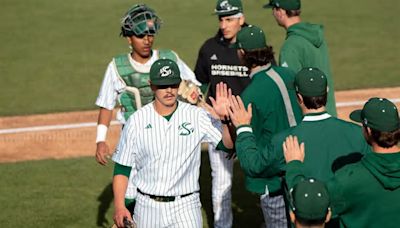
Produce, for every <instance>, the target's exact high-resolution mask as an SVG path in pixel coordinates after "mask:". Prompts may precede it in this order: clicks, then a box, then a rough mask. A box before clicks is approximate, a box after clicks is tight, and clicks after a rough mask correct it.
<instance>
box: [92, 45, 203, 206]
mask: <svg viewBox="0 0 400 228" xmlns="http://www.w3.org/2000/svg"><path fill="white" fill-rule="evenodd" d="M163 52H171V53H173V54H174V55H175V57H176V60H177V64H178V66H179V67H180V71H181V72H182V74H181V75H182V78H183V79H185V80H190V81H192V82H195V83H196V84H200V83H198V81H197V80H196V79H195V76H194V73H193V72H192V71H191V70H190V68H189V67H188V66H187V65H186V64H185V63H184V62H183V61H182V60H180V59H179V57H178V56H177V55H176V54H175V53H174V52H172V51H167V50H163ZM126 57H127V59H128V62H129V64H130V67H131V68H132V71H135V72H136V74H139V75H138V76H136V78H138V79H140V80H138V81H136V82H133V83H134V84H131V85H130V86H133V87H137V88H140V89H141V90H142V91H145V92H144V93H145V94H146V96H145V97H144V98H142V105H145V104H147V103H148V102H150V101H151V100H152V99H151V100H150V99H149V98H148V97H149V96H150V95H149V93H150V94H151V97H152V96H153V95H152V92H151V91H149V90H150V87H149V84H148V80H149V71H150V67H151V65H152V64H153V63H154V62H155V61H156V60H158V59H159V58H160V55H159V51H158V50H153V55H152V57H151V58H150V59H149V61H148V62H146V63H145V64H141V63H138V62H136V61H135V60H134V59H132V57H131V56H130V55H129V54H126ZM125 88H126V83H125V82H124V81H123V80H122V79H121V77H120V74H119V71H118V69H117V65H116V63H115V59H113V60H112V61H111V62H110V63H109V65H108V67H107V70H106V73H105V75H104V80H103V83H102V85H101V88H100V92H99V96H98V97H97V100H96V105H97V106H99V107H103V108H106V109H109V110H112V109H114V107H115V106H116V105H117V101H120V100H119V99H120V97H121V95H123V94H125V96H127V92H126V90H125ZM146 97H147V98H146ZM125 102H126V103H129V102H131V103H130V104H131V106H129V107H131V108H132V110H131V111H130V112H129V113H130V114H132V113H133V111H134V110H136V109H137V108H136V105H135V104H136V103H135V102H134V100H133V99H131V100H128V101H125ZM124 110H126V109H123V110H121V109H120V110H118V113H117V120H119V121H120V122H121V123H122V124H124V123H125V121H126V118H128V117H129V115H126V114H125V112H124ZM132 172H133V173H131V176H132V175H134V174H135V173H134V172H135V171H134V169H132ZM135 196H136V187H135V186H133V185H132V181H129V186H128V190H127V192H126V198H128V199H133V198H135Z"/></svg>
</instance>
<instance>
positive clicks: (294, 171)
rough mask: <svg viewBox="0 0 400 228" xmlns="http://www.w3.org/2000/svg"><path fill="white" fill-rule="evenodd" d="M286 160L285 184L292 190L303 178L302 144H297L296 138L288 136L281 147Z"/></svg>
mask: <svg viewBox="0 0 400 228" xmlns="http://www.w3.org/2000/svg"><path fill="white" fill-rule="evenodd" d="M282 147H283V153H284V155H285V160H286V163H287V165H286V175H285V177H286V183H287V186H288V187H289V189H290V188H292V187H293V186H295V185H296V183H298V182H299V181H300V180H301V179H303V178H304V166H303V161H304V148H305V146H304V143H301V144H299V141H298V139H297V137H296V136H291V135H289V136H288V137H287V138H286V140H285V142H284V143H283V145H282Z"/></svg>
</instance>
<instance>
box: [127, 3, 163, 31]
mask: <svg viewBox="0 0 400 228" xmlns="http://www.w3.org/2000/svg"><path fill="white" fill-rule="evenodd" d="M161 23H162V22H161V19H160V18H159V17H158V16H157V15H156V14H155V11H154V10H153V9H151V8H149V7H148V6H146V5H145V4H136V5H134V6H133V7H132V8H130V9H129V10H128V12H127V13H126V14H125V15H124V17H123V18H122V20H121V35H122V36H124V37H128V36H144V35H154V34H156V33H157V31H158V30H159V29H160V27H161Z"/></svg>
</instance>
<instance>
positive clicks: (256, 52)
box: [243, 46, 275, 69]
mask: <svg viewBox="0 0 400 228" xmlns="http://www.w3.org/2000/svg"><path fill="white" fill-rule="evenodd" d="M243 50H244V49H243ZM243 61H244V65H246V66H247V67H248V68H249V69H251V68H253V67H255V66H263V65H266V64H268V63H273V62H274V61H275V60H274V51H273V50H272V46H267V47H265V48H258V49H253V50H244V55H243Z"/></svg>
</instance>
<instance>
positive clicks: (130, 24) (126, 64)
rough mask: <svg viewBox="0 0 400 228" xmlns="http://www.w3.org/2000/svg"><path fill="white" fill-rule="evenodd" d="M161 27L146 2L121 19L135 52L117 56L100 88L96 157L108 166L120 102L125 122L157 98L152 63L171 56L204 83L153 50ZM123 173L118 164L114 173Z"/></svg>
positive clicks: (186, 76) (130, 194)
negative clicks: (111, 133)
mask: <svg viewBox="0 0 400 228" xmlns="http://www.w3.org/2000/svg"><path fill="white" fill-rule="evenodd" d="M160 26H161V19H160V18H159V17H158V16H157V15H156V13H155V11H154V10H152V9H151V8H149V7H148V6H146V5H144V4H136V5H134V6H133V7H131V8H130V9H129V10H128V12H127V13H126V14H125V15H124V16H123V18H122V20H121V35H122V36H123V37H125V38H126V39H127V41H128V44H129V47H130V48H131V52H130V53H127V54H122V55H118V56H116V57H114V58H113V59H112V61H111V62H110V63H109V64H108V67H107V70H106V72H105V75H104V79H103V83H102V85H101V88H100V92H99V96H98V97H97V100H96V105H97V106H99V107H100V111H99V117H98V125H97V137H96V145H97V148H96V160H97V162H98V163H100V164H102V165H105V164H106V163H107V159H106V158H107V156H108V155H109V152H110V151H109V148H108V145H107V144H106V139H107V137H106V136H107V130H108V127H109V125H110V121H111V118H112V111H113V109H114V107H115V106H116V103H117V101H118V102H119V104H120V105H121V109H120V110H119V111H118V113H117V119H118V120H119V121H120V122H121V123H122V124H124V123H125V121H126V120H127V119H128V117H129V116H130V115H131V114H132V113H134V112H135V111H136V110H137V109H138V108H139V107H140V106H142V105H145V104H147V103H149V102H150V101H152V100H153V93H152V91H151V89H150V87H149V85H148V80H149V70H150V66H151V65H152V64H153V63H154V62H155V61H156V60H157V59H160V58H168V59H172V60H174V61H176V62H177V64H178V66H179V68H180V71H181V72H182V74H181V76H182V78H183V79H186V80H189V81H192V82H194V83H195V84H197V85H200V83H199V82H198V81H197V80H196V79H195V76H194V73H193V72H192V71H191V70H190V68H189V67H188V66H187V65H186V64H185V63H184V62H183V61H182V60H181V59H180V58H179V57H178V56H177V54H176V53H175V52H173V51H171V50H154V49H152V46H153V42H154V36H155V35H156V33H157V32H158V30H159V29H160ZM120 172H121V167H119V166H118V165H116V166H115V170H114V173H115V174H118V173H120ZM135 191H136V189H135V187H134V186H132V185H131V184H129V187H128V190H127V203H129V202H132V201H133V200H132V199H134V197H135Z"/></svg>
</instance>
